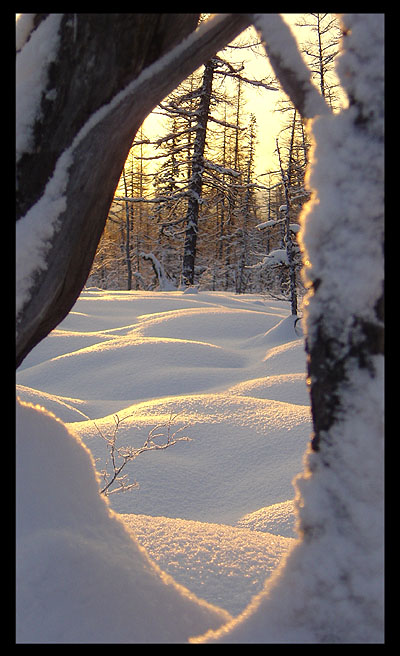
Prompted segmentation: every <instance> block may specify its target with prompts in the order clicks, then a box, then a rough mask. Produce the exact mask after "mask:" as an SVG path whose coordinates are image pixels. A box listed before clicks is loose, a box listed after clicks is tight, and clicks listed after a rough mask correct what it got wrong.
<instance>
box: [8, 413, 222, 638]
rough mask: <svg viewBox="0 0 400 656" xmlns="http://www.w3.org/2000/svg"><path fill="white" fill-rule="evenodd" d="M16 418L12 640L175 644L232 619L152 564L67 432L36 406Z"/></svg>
mask: <svg viewBox="0 0 400 656" xmlns="http://www.w3.org/2000/svg"><path fill="white" fill-rule="evenodd" d="M16 416H17V476H18V479H19V480H21V481H24V485H20V486H19V487H18V494H17V545H18V547H17V625H16V626H17V642H18V643H44V642H45V643H57V644H58V643H75V642H78V643H146V642H153V643H161V642H162V643H167V642H168V643H174V642H178V643H179V642H187V639H188V637H189V636H191V635H193V634H194V633H195V632H196V631H200V630H206V629H207V628H208V627H209V626H210V625H214V627H217V626H219V625H221V624H222V623H223V622H224V621H226V620H227V619H229V615H228V613H227V612H226V611H223V610H221V609H218V608H216V607H214V606H211V605H210V604H207V603H206V602H204V601H201V600H199V599H197V598H196V597H195V595H193V594H192V593H190V592H189V591H188V590H186V589H185V588H183V587H181V586H179V585H178V584H176V583H175V582H174V581H173V580H172V579H171V578H170V577H169V576H167V575H166V574H165V573H163V572H162V571H161V570H160V569H159V568H158V567H157V566H156V565H155V564H154V563H152V562H151V561H150V559H149V558H148V556H147V554H146V552H145V550H144V549H143V548H142V547H140V546H139V544H138V542H137V541H136V540H135V538H134V537H133V534H132V533H130V532H129V531H128V530H127V529H126V528H125V526H124V525H123V523H122V522H121V521H120V520H119V519H118V517H117V515H115V513H113V512H112V511H111V509H110V507H109V506H108V504H107V503H106V502H105V501H104V499H103V497H101V496H100V495H99V493H98V485H97V481H96V476H95V470H94V467H93V461H92V459H91V456H90V453H89V451H88V450H87V449H86V448H85V447H84V446H83V445H82V443H81V442H80V441H79V439H78V438H77V437H76V436H75V435H74V434H73V433H71V431H69V430H68V429H67V428H66V427H65V426H64V425H63V424H62V423H61V422H60V421H59V420H57V419H56V418H55V417H54V416H52V415H50V414H49V413H48V412H47V411H45V410H44V409H43V408H39V407H33V406H29V405H27V404H22V403H17V415H16ZM45 463H46V466H45Z"/></svg>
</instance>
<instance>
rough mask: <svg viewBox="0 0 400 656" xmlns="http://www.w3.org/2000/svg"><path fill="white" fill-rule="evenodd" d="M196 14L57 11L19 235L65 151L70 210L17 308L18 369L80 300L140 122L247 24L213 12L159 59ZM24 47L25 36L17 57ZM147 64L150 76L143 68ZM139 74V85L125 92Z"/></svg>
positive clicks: (23, 164)
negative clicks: (55, 49)
mask: <svg viewBox="0 0 400 656" xmlns="http://www.w3.org/2000/svg"><path fill="white" fill-rule="evenodd" d="M52 16H53V17H54V15H43V14H39V15H37V16H36V18H35V22H36V24H37V27H36V29H34V30H33V32H32V33H31V35H30V39H35V38H38V39H40V38H41V36H40V28H41V27H43V26H45V24H46V21H47V20H49V18H51V17H52ZM198 17H199V15H198V14H63V15H61V20H60V27H59V35H60V43H59V49H58V53H57V56H56V59H55V61H53V62H52V63H51V64H50V66H49V69H48V82H47V85H46V88H45V89H44V91H43V93H42V95H41V100H40V108H38V111H37V119H36V122H35V125H34V143H33V145H32V147H31V148H30V149H29V152H28V153H23V154H22V156H21V157H20V159H19V160H18V162H17V222H18V221H22V222H23V223H21V226H20V231H21V233H22V232H23V231H24V227H25V223H26V225H27V226H28V227H29V225H31V224H32V211H33V212H35V211H36V214H37V213H38V212H39V210H40V200H41V199H42V198H43V197H46V189H47V187H46V185H48V182H49V181H50V180H51V177H52V176H53V177H54V174H55V172H58V173H59V170H57V164H59V165H60V156H61V155H62V154H63V153H64V154H65V153H67V154H68V155H69V160H68V180H67V186H66V189H65V190H64V194H63V197H64V199H65V205H66V207H65V209H64V210H63V211H62V212H61V213H60V214H59V216H58V217H56V219H57V221H54V226H55V227H54V231H53V234H52V235H51V237H50V238H48V239H47V240H46V244H45V247H46V253H45V258H46V265H45V267H42V269H36V270H33V271H32V272H31V274H30V277H29V289H28V290H26V289H24V293H25V295H21V297H22V301H21V307H17V313H18V314H17V366H18V365H19V364H20V363H21V362H22V360H23V359H24V357H25V356H26V355H27V353H29V351H30V350H31V349H32V348H33V347H34V346H35V345H36V344H37V343H38V342H39V341H40V340H41V339H43V338H44V337H45V336H46V335H47V334H48V333H49V332H50V331H51V330H52V329H53V328H54V327H55V326H56V325H57V324H58V323H59V322H60V321H61V320H62V319H63V318H64V317H65V316H66V315H67V314H68V312H69V311H70V309H71V307H72V306H73V304H74V303H75V301H76V299H77V298H78V296H79V293H80V291H81V289H82V288H83V286H84V284H85V281H86V278H87V276H88V274H89V271H90V267H91V264H92V261H93V258H94V255H95V252H96V247H97V244H98V242H99V240H100V237H101V234H102V232H103V229H104V224H105V221H106V218H107V214H108V210H109V207H110V205H111V202H112V199H113V196H114V191H115V188H116V185H117V183H118V180H119V177H120V175H121V171H122V168H123V165H124V162H125V159H126V157H127V154H128V152H129V149H130V146H131V143H132V140H133V138H134V136H135V134H136V131H137V130H138V128H139V127H140V125H141V123H142V122H143V120H144V119H145V118H146V116H147V115H148V114H149V113H150V112H151V110H152V109H153V108H154V107H155V105H156V104H157V103H158V102H160V101H161V100H162V99H163V98H164V97H165V96H166V95H167V94H168V93H170V92H171V91H172V90H173V89H174V88H175V87H176V86H177V85H178V84H179V83H180V82H181V81H182V80H183V79H184V78H185V77H187V76H188V75H189V74H190V73H191V72H192V71H193V70H195V69H196V68H198V67H199V66H200V65H201V64H202V63H203V62H204V61H207V60H208V59H209V58H210V57H211V56H212V55H214V54H215V52H216V51H217V50H218V49H219V48H221V47H223V46H224V45H225V44H226V43H227V42H229V41H230V40H232V39H233V38H235V36H237V34H239V33H240V32H241V31H242V30H243V29H245V28H246V27H247V25H248V24H249V22H250V20H249V19H248V18H245V17H243V16H241V15H239V14H238V15H234V16H232V15H223V16H221V17H217V18H216V20H213V21H212V23H211V25H209V26H208V28H207V29H203V30H201V31H200V33H199V35H198V36H197V37H196V38H193V39H192V40H187V41H184V42H183V43H182V47H180V49H178V51H174V53H173V54H172V56H171V58H170V59H168V58H167V59H164V60H162V61H161V62H160V58H161V57H162V56H163V55H164V54H165V53H166V52H168V51H171V50H172V49H173V48H174V46H176V45H177V44H178V43H181V42H182V40H183V39H184V38H185V37H187V36H188V35H189V34H191V33H192V32H193V31H194V30H195V28H196V25H197V22H198ZM27 46H29V41H28V42H27V43H26V44H25V45H24V46H23V47H22V50H21V52H20V53H19V55H18V56H21V55H23V53H24V49H25V48H26V47H27ZM25 52H26V50H25ZM143 71H146V73H145V74H144V75H141V74H142V73H143ZM148 71H149V74H147V73H148ZM150 72H151V74H150ZM134 80H136V81H137V86H134V88H133V89H132V91H131V92H129V90H128V92H127V93H126V94H125V95H124V94H122V96H119V95H118V94H119V92H120V91H121V90H123V89H125V88H126V87H127V85H130V84H132V81H134ZM17 86H18V76H17ZM107 104H108V106H107ZM96 112H97V114H96ZM35 204H36V210H35ZM17 248H18V233H17ZM17 269H18V260H17ZM23 282H24V281H23ZM25 287H26V283H25ZM17 290H18V277H17ZM17 297H18V292H17Z"/></svg>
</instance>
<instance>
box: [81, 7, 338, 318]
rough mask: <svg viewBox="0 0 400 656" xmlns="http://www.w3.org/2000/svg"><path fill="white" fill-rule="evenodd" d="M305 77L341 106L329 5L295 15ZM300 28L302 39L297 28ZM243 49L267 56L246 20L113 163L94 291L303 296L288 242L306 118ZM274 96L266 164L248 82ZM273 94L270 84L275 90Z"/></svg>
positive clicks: (293, 236)
mask: <svg viewBox="0 0 400 656" xmlns="http://www.w3.org/2000/svg"><path fill="white" fill-rule="evenodd" d="M295 26H296V27H297V30H298V35H299V38H300V39H302V37H303V40H302V52H303V54H304V57H305V58H306V59H307V60H308V61H309V63H310V67H311V70H312V71H313V79H314V81H315V83H316V85H317V86H318V88H319V89H320V90H321V94H322V96H323V97H324V98H325V99H326V100H327V102H328V104H329V106H330V107H331V108H332V109H334V110H337V109H339V108H340V105H341V102H340V100H341V97H340V93H339V91H338V87H339V85H338V81H337V77H336V74H335V71H334V62H335V57H336V55H337V54H338V51H339V50H338V43H339V38H340V28H339V22H338V19H337V18H336V17H335V15H333V14H327V13H324V14H322V13H314V14H303V15H298V18H297V20H296V23H295ZM303 34H304V36H303ZM249 58H250V59H251V58H262V59H263V60H264V61H265V68H267V62H268V60H267V57H266V55H265V52H263V49H262V47H261V43H260V40H259V39H258V37H257V34H256V32H255V30H254V28H249V29H248V30H247V31H246V32H245V33H243V34H242V35H240V37H239V38H238V39H236V40H235V41H233V42H232V44H229V45H228V46H227V47H226V48H225V49H224V50H223V51H221V52H220V53H218V55H216V56H214V57H213V58H211V59H210V60H209V61H208V62H207V63H206V64H205V65H204V66H203V67H201V68H200V69H198V70H197V71H195V72H194V73H192V74H191V75H190V76H189V77H188V78H187V79H186V80H184V82H182V84H180V85H179V87H178V88H177V89H176V90H175V91H174V92H173V93H171V94H170V95H169V96H168V97H167V98H166V99H164V100H163V101H162V102H161V103H159V105H158V106H157V108H156V109H155V110H154V111H153V115H154V116H157V117H158V122H157V128H158V131H161V132H160V133H158V132H157V134H156V135H155V136H154V130H153V135H151V136H148V134H147V133H146V126H150V128H151V123H150V122H149V120H147V121H146V122H145V126H143V125H142V126H141V128H140V130H139V131H138V133H137V135H136V137H135V140H134V141H133V143H132V146H131V149H130V151H129V155H128V158H127V160H126V163H125V166H124V168H123V171H122V175H121V178H120V180H119V184H118V187H117V189H116V192H115V196H114V199H113V203H112V206H111V208H110V211H109V214H108V220H107V223H106V227H105V230H104V233H103V236H102V239H101V241H100V244H99V246H98V249H97V253H96V257H95V260H94V263H93V267H92V270H91V273H90V276H89V279H88V283H87V284H88V285H89V286H90V285H92V286H97V287H100V288H102V289H121V290H123V289H125V290H130V289H136V290H138V289H142V290H152V289H159V290H173V289H184V288H185V287H187V286H195V287H197V288H199V289H201V290H211V291H216V290H219V291H233V292H235V293H238V294H241V293H253V292H254V293H267V294H269V295H270V296H272V297H275V298H279V299H286V300H290V302H291V307H292V313H293V314H297V304H298V297H299V298H300V299H301V297H302V296H303V294H304V287H303V284H302V281H301V254H300V248H299V244H298V240H297V233H298V231H299V228H300V226H299V215H300V213H301V209H302V207H303V205H304V203H305V202H306V201H307V200H308V199H309V197H310V192H309V190H308V189H307V185H306V182H305V172H306V169H307V164H308V159H309V149H310V141H309V137H308V136H307V132H306V129H305V121H304V119H302V117H301V116H300V114H299V112H298V111H297V110H296V108H295V107H294V105H293V103H292V102H291V101H290V100H289V99H288V98H287V96H286V95H285V94H284V93H283V92H282V89H281V87H280V84H279V81H278V80H277V79H276V78H275V76H274V75H273V72H272V70H271V75H270V76H264V77H263V78H262V79H255V78H254V76H253V77H251V76H249V73H248V72H247V69H248V61H249ZM249 89H257V90H258V94H259V95H260V96H261V97H262V98H263V99H264V98H265V97H266V96H267V94H269V95H272V94H273V95H274V96H275V97H276V101H275V110H274V111H275V112H277V113H278V114H279V115H280V117H281V120H280V124H281V128H280V130H279V132H278V133H277V134H276V136H275V151H274V153H273V156H274V157H273V158H272V157H271V161H273V162H274V169H270V170H265V171H260V168H259V167H257V166H256V161H257V156H258V153H259V152H260V150H262V149H263V148H265V146H264V145H263V143H260V142H259V140H258V125H257V118H256V116H255V114H254V113H253V112H252V107H251V102H250V103H249V101H248V93H247V92H248V90H249ZM276 92H278V93H276Z"/></svg>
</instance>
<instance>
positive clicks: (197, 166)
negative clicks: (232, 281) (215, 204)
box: [182, 59, 214, 285]
mask: <svg viewBox="0 0 400 656" xmlns="http://www.w3.org/2000/svg"><path fill="white" fill-rule="evenodd" d="M213 75H214V62H213V60H212V59H211V60H210V61H208V62H207V64H206V65H205V68H204V73H203V83H202V87H201V92H200V93H201V96H200V103H199V108H198V110H197V116H198V123H197V128H196V137H195V140H194V146H193V157H192V167H191V168H192V175H191V179H190V183H189V199H188V208H187V214H186V232H185V244H184V247H183V261H182V283H183V284H184V285H193V283H194V263H195V259H196V243H197V232H198V222H199V206H200V201H201V190H202V186H203V172H204V147H205V144H206V132H207V122H208V115H209V112H210V100H211V92H212V83H213Z"/></svg>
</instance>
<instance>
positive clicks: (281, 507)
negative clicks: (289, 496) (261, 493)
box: [236, 501, 296, 538]
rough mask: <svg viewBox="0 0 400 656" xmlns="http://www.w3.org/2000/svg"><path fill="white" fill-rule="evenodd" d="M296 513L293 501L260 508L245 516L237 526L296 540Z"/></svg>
mask: <svg viewBox="0 0 400 656" xmlns="http://www.w3.org/2000/svg"><path fill="white" fill-rule="evenodd" d="M294 512H295V509H294V502H293V501H284V502H282V503H274V504H272V505H271V506H268V507H267V508H260V509H259V510H256V511H255V512H252V513H249V514H248V515H244V517H241V518H240V519H239V520H238V521H237V522H236V526H239V527H242V528H248V529H251V530H253V531H263V532H267V533H276V534H277V535H281V536H285V537H287V538H294V537H296V533H295V528H294V525H295V515H294Z"/></svg>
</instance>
